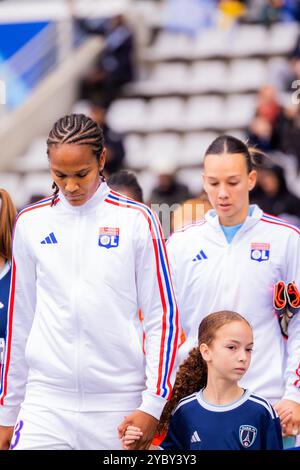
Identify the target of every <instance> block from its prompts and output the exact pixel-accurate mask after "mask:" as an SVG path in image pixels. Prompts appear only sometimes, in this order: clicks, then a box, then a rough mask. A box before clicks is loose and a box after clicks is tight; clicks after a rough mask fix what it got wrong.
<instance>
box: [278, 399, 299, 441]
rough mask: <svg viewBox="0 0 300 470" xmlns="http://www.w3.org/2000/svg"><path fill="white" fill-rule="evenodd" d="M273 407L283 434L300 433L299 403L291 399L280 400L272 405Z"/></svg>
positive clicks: (295, 434)
mask: <svg viewBox="0 0 300 470" xmlns="http://www.w3.org/2000/svg"><path fill="white" fill-rule="evenodd" d="M274 409H275V410H276V411H277V413H278V416H279V418H280V422H281V426H282V435H283V436H297V434H300V404H299V403H296V402H295V401H292V400H280V401H279V402H277V403H276V405H274ZM288 411H289V412H290V413H288Z"/></svg>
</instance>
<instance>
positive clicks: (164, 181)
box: [150, 156, 192, 206]
mask: <svg viewBox="0 0 300 470" xmlns="http://www.w3.org/2000/svg"><path fill="white" fill-rule="evenodd" d="M151 170H152V171H153V172H154V173H155V174H156V176H157V185H156V186H155V187H154V188H153V190H152V193H151V197H150V202H151V204H168V205H169V206H172V204H177V203H179V204H180V203H181V202H183V201H186V200H187V199H190V198H191V197H192V195H191V193H190V191H189V188H188V187H187V186H186V185H185V184H182V183H179V182H178V181H177V180H176V167H175V165H174V164H173V162H171V161H169V160H164V158H163V156H162V158H161V159H160V160H154V161H153V162H152V163H151Z"/></svg>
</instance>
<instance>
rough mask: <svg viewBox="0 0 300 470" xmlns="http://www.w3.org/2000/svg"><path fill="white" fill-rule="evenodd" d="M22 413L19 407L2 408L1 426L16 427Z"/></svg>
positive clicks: (0, 415) (0, 414)
mask: <svg viewBox="0 0 300 470" xmlns="http://www.w3.org/2000/svg"><path fill="white" fill-rule="evenodd" d="M19 411H20V407H19V406H7V405H5V406H0V425H1V426H14V425H15V424H16V421H17V417H18V414H19Z"/></svg>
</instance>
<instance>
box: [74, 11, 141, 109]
mask: <svg viewBox="0 0 300 470" xmlns="http://www.w3.org/2000/svg"><path fill="white" fill-rule="evenodd" d="M71 14H72V16H73V18H74V21H75V24H76V25H77V26H78V27H79V28H81V29H82V30H83V31H85V32H86V33H88V34H98V35H100V36H101V37H103V39H104V47H103V50H102V51H101V53H100V56H99V57H98V58H97V60H96V62H95V64H94V66H93V68H92V69H91V70H90V72H89V73H88V74H87V75H86V76H85V78H84V79H83V81H82V83H81V86H80V93H79V94H80V96H79V98H80V99H95V98H96V99H97V98H99V97H100V98H102V99H105V100H106V104H107V105H109V104H110V103H111V102H112V101H113V100H114V99H115V98H116V96H117V95H118V93H119V91H120V88H121V87H122V86H123V85H124V84H125V83H128V82H130V81H131V80H132V79H133V77H134V38H133V33H132V31H131V30H130V28H129V26H128V24H127V23H126V20H125V18H124V16H123V15H116V16H114V17H112V18H106V19H104V20H103V19H102V20H99V21H97V23H95V21H93V22H91V21H89V20H86V19H82V18H78V17H76V16H75V14H74V10H73V9H71Z"/></svg>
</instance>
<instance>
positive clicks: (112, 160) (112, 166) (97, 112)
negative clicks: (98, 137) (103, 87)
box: [89, 103, 125, 176]
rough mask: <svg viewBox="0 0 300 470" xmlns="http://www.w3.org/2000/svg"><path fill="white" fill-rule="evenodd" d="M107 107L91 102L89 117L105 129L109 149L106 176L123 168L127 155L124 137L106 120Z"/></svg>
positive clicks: (107, 148)
mask: <svg viewBox="0 0 300 470" xmlns="http://www.w3.org/2000/svg"><path fill="white" fill-rule="evenodd" d="M106 111H107V110H106V108H105V106H104V105H103V104H101V103H100V104H97V103H91V104H90V111H89V117H91V118H92V119H93V120H94V121H95V122H96V123H97V124H98V125H99V126H100V127H101V128H102V130H103V135H104V142H105V147H106V150H107V154H106V163H105V170H104V173H105V176H108V175H110V174H111V173H115V172H116V171H119V170H120V169H121V168H122V165H123V160H124V157H125V149H124V145H123V137H122V136H121V135H120V134H118V133H116V132H114V131H113V130H112V129H111V128H110V127H109V126H108V124H107V122H106Z"/></svg>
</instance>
